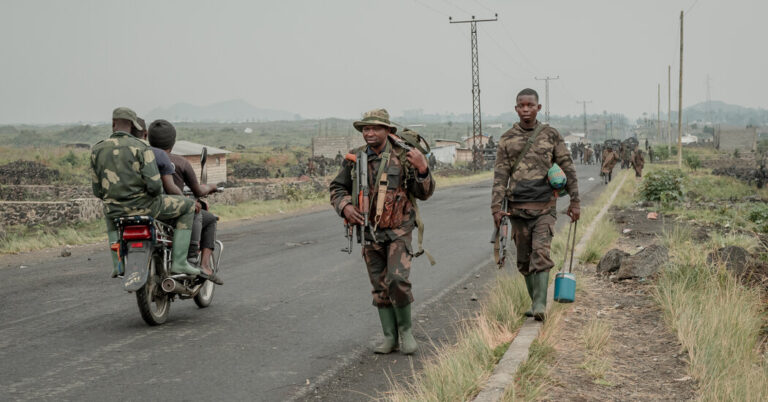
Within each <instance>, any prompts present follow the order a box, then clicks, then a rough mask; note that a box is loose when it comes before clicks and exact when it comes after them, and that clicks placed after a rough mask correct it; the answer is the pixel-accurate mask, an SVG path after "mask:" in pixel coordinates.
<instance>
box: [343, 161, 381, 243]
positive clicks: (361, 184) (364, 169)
mask: <svg viewBox="0 0 768 402" xmlns="http://www.w3.org/2000/svg"><path fill="white" fill-rule="evenodd" d="M344 158H345V159H346V160H348V161H350V162H353V163H354V170H353V173H352V206H354V207H355V208H357V210H358V211H360V213H361V214H362V215H363V222H364V224H363V225H352V224H351V223H350V222H349V221H347V220H346V219H344V229H345V234H344V235H345V237H346V238H347V241H348V242H349V244H348V245H347V247H346V248H343V249H341V251H343V252H347V253H349V254H352V232H353V231H356V232H357V243H358V244H361V245H363V244H365V229H366V228H368V227H369V225H370V223H369V221H368V215H369V214H370V206H371V199H370V193H369V187H368V154H367V153H366V151H365V150H362V151H360V152H359V153H358V154H357V155H352V154H347V155H346V156H345V157H344ZM371 233H373V232H371Z"/></svg>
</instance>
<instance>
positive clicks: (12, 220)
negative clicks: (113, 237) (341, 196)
mask: <svg viewBox="0 0 768 402" xmlns="http://www.w3.org/2000/svg"><path fill="white" fill-rule="evenodd" d="M9 187H10V186H9ZM20 187H28V188H27V189H26V190H33V189H35V188H37V187H41V189H40V190H41V192H46V191H47V192H48V193H49V195H50V194H54V193H55V190H52V189H50V188H48V187H55V186H16V187H14V190H13V191H11V190H8V191H9V192H8V194H19V193H20V192H21V190H20V189H19V188H20ZM297 187H298V188H300V189H314V190H316V191H327V188H328V185H327V183H322V182H319V181H303V182H293V183H272V184H266V185H264V184H262V185H255V186H248V187H233V188H227V189H225V190H224V191H223V192H221V193H216V194H212V195H211V196H209V197H208V200H209V201H210V203H211V204H212V205H237V204H239V203H242V202H246V201H254V200H273V199H280V198H283V197H284V196H285V192H286V189H288V188H297ZM61 191H62V194H64V193H66V194H75V193H76V192H77V191H84V190H82V189H80V190H77V191H75V190H72V191H70V190H68V189H66V188H62V190H61ZM88 191H89V192H90V188H89V189H88ZM14 196H15V195H14ZM46 196H47V195H46ZM0 216H2V222H1V224H2V225H3V226H6V227H7V226H13V225H26V226H34V225H61V224H65V223H72V222H78V221H88V220H92V219H97V218H101V217H102V216H103V212H102V203H101V200H99V199H97V198H93V197H89V198H72V199H68V200H64V201H40V200H34V201H29V200H26V201H20V200H13V201H0Z"/></svg>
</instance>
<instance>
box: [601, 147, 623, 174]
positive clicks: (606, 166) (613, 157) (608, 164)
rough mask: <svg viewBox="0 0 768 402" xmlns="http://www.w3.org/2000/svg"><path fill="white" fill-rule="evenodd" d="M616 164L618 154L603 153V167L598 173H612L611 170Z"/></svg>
mask: <svg viewBox="0 0 768 402" xmlns="http://www.w3.org/2000/svg"><path fill="white" fill-rule="evenodd" d="M618 162H619V154H617V153H616V151H605V152H604V153H603V165H602V167H601V168H600V172H601V173H603V174H608V173H612V172H613V168H614V167H615V166H616V163H618Z"/></svg>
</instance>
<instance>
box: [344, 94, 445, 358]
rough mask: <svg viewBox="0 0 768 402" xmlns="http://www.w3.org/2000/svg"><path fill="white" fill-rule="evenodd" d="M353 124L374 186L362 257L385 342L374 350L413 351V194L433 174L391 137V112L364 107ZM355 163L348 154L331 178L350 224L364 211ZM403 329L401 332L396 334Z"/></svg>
mask: <svg viewBox="0 0 768 402" xmlns="http://www.w3.org/2000/svg"><path fill="white" fill-rule="evenodd" d="M353 126H354V127H355V129H357V131H360V132H362V133H363V138H364V139H365V142H366V143H367V145H365V146H363V147H360V148H357V149H355V150H352V151H350V152H351V153H353V154H357V152H361V151H365V152H367V154H368V172H369V175H368V182H369V188H370V200H371V205H370V211H372V213H371V214H370V219H369V222H370V223H371V227H372V228H374V231H373V233H371V232H370V231H368V230H366V232H365V240H366V242H365V245H364V246H363V259H364V260H365V264H366V266H367V268H368V277H369V279H370V281H371V285H372V286H373V291H372V293H373V305H374V306H376V307H377V308H378V311H379V319H380V320H381V326H382V330H383V331H384V337H385V340H384V343H383V344H381V345H378V346H377V347H376V348H375V350H374V352H376V353H390V352H392V351H394V350H396V349H397V348H398V345H399V342H398V340H402V343H403V345H402V348H401V351H402V352H403V353H405V354H412V353H414V352H415V351H416V349H417V345H416V339H414V337H413V333H412V330H411V327H412V325H411V303H412V302H413V294H412V293H411V282H409V281H408V276H409V274H410V269H411V258H412V257H413V249H412V248H411V232H412V231H413V229H414V226H415V224H416V211H415V210H414V205H413V203H412V202H411V197H413V198H416V199H419V200H426V199H428V198H429V197H430V196H431V195H432V193H433V192H434V191H435V184H434V181H433V180H432V174H431V172H430V171H429V166H428V164H427V160H426V158H425V157H424V155H423V154H422V153H421V152H420V151H418V150H416V149H413V150H411V151H407V152H406V151H405V150H404V149H401V148H400V147H397V146H395V145H393V142H391V141H389V140H388V136H389V134H390V133H394V132H395V131H396V130H397V128H396V127H395V126H394V125H393V124H392V123H390V121H389V113H387V111H386V110H384V109H377V110H372V111H370V112H367V113H365V115H364V116H363V119H362V120H361V121H356V122H354V123H353ZM386 155H389V162H388V163H387V164H386V166H383V167H382V166H381V165H382V159H386ZM380 168H382V169H386V170H385V172H386V173H387V186H386V196H385V197H384V200H377V199H376V194H377V193H378V185H377V183H376V175H377V173H378V171H379V169H380ZM353 169H354V163H353V162H350V161H348V160H345V161H344V163H343V164H342V167H341V170H340V171H339V173H338V175H337V176H336V178H335V179H334V180H333V181H332V182H331V185H330V192H331V205H333V207H334V208H335V209H336V213H338V214H339V216H341V217H344V218H346V219H347V221H348V222H350V223H351V224H356V225H361V224H363V219H364V218H363V215H362V214H361V213H360V211H359V210H358V209H357V208H356V207H355V206H354V205H352V197H353V195H352V172H353ZM379 202H384V207H383V213H382V215H381V217H380V220H379V221H378V225H376V222H375V217H374V215H375V213H373V211H376V205H377V204H378V203H379ZM398 332H399V335H398Z"/></svg>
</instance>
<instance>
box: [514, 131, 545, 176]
mask: <svg viewBox="0 0 768 402" xmlns="http://www.w3.org/2000/svg"><path fill="white" fill-rule="evenodd" d="M543 129H544V123H539V124H538V125H537V126H536V128H534V129H533V133H531V135H530V137H528V142H526V143H525V147H524V148H523V151H522V152H520V156H518V157H517V160H516V161H515V164H514V165H512V171H510V172H509V177H510V179H511V178H512V174H513V173H515V170H517V166H518V165H520V161H522V160H523V158H524V157H525V155H526V154H527V153H528V151H529V150H530V149H531V146H533V142H534V141H536V137H538V136H539V133H540V132H541V130H543Z"/></svg>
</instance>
